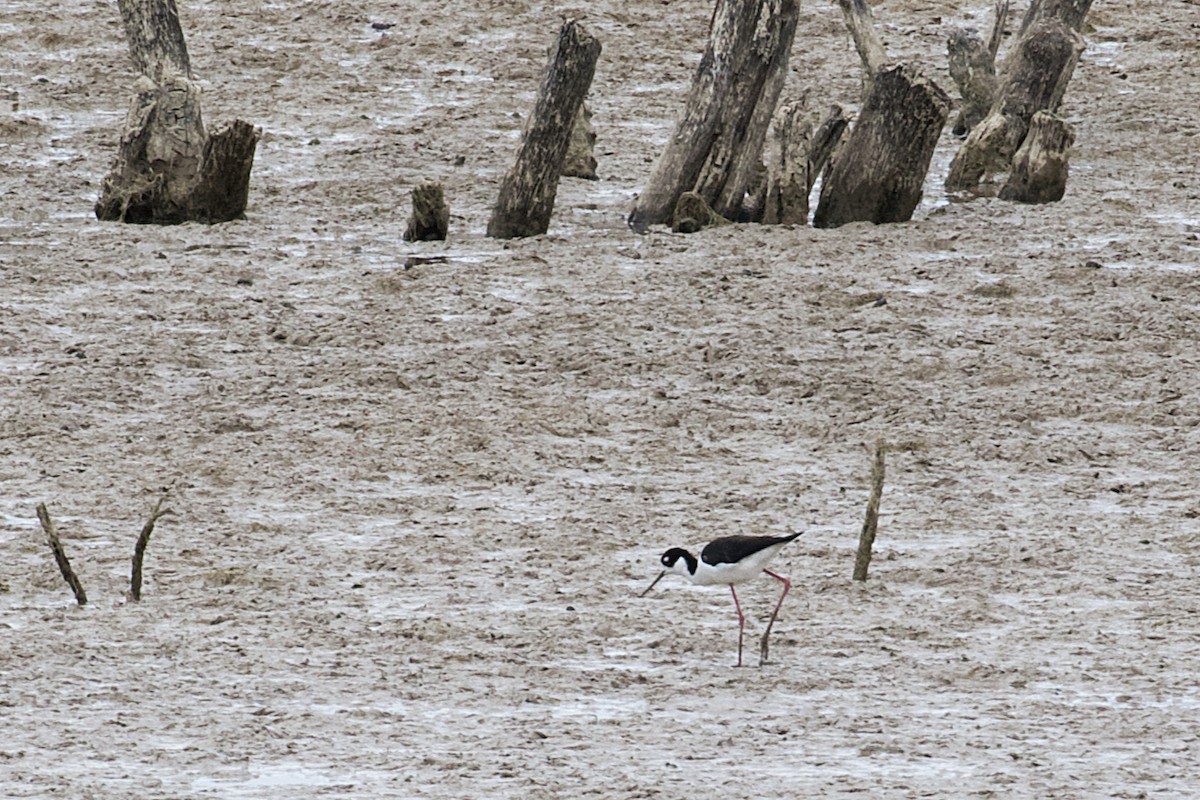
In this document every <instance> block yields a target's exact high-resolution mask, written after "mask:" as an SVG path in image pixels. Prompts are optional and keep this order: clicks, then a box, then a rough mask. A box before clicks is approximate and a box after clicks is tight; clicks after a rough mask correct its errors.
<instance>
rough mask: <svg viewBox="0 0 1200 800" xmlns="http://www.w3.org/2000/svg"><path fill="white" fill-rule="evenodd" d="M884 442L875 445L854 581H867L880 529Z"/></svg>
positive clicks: (855, 562) (859, 537) (855, 561)
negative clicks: (876, 536) (868, 495)
mask: <svg viewBox="0 0 1200 800" xmlns="http://www.w3.org/2000/svg"><path fill="white" fill-rule="evenodd" d="M885 451H886V447H885V446H884V444H883V442H882V441H880V442H877V443H876V444H875V457H874V458H873V459H872V460H871V495H870V497H869V498H868V499H867V514H866V517H865V518H864V519H863V526H862V531H861V532H860V533H859V536H858V552H857V554H856V555H855V557H854V575H853V577H854V580H856V581H865V580H866V579H867V570H868V569H869V568H870V566H871V556H872V554H873V553H874V549H875V535H876V533H877V531H878V529H879V502H880V500H881V499H882V498H883V473H884V452H885Z"/></svg>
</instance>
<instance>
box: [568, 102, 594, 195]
mask: <svg viewBox="0 0 1200 800" xmlns="http://www.w3.org/2000/svg"><path fill="white" fill-rule="evenodd" d="M562 176H563V177H564V178H583V179H584V180H586V181H595V180H599V176H597V175H596V132H595V131H594V130H593V129H592V111H591V109H589V108H588V106H587V103H584V104H583V105H581V106H579V113H578V114H576V115H575V122H574V123H573V124H572V125H571V140H570V143H569V144H568V145H567V157H566V160H565V161H563V168H562Z"/></svg>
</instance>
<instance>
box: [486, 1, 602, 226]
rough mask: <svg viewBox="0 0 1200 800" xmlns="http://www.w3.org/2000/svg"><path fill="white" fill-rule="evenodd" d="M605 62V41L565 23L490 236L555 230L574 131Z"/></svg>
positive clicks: (572, 22)
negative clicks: (600, 64)
mask: <svg viewBox="0 0 1200 800" xmlns="http://www.w3.org/2000/svg"><path fill="white" fill-rule="evenodd" d="M599 57H600V42H599V41H598V40H597V39H595V38H594V37H593V36H592V35H591V34H590V33H588V32H587V30H585V29H584V27H583V26H582V25H581V24H579V22H577V21H575V20H570V21H568V22H566V23H564V24H563V26H562V29H561V31H560V32H559V35H558V40H557V42H556V44H555V46H554V49H553V51H552V52H551V54H550V63H549V65H548V66H547V68H546V77H545V78H544V79H543V81H542V85H541V88H540V89H539V90H538V96H537V102H536V104H535V106H534V109H533V113H532V114H531V115H530V116H529V120H528V122H527V123H526V125H525V131H524V133H523V134H522V136H521V144H520V147H519V148H518V149H517V157H516V161H515V163H514V164H513V166H512V169H510V170H509V171H508V174H507V175H505V177H504V180H503V182H502V183H501V184H500V196H499V198H498V199H497V200H496V205H495V207H494V208H493V209H492V216H491V220H490V221H489V222H488V227H487V235H488V236H491V237H492V238H494V239H512V238H516V237H520V236H538V235H540V234H543V233H545V232H546V231H547V230H549V228H550V215H551V213H552V212H553V211H554V198H555V196H556V194H557V193H558V180H559V177H561V175H562V171H563V162H564V161H565V159H566V155H567V146H568V145H569V144H570V138H571V128H572V126H573V125H574V123H575V118H576V115H577V114H578V113H579V109H580V107H581V106H582V105H583V98H584V96H586V95H587V92H588V89H589V87H591V85H592V76H593V75H594V74H595V71H596V61H597V59H599Z"/></svg>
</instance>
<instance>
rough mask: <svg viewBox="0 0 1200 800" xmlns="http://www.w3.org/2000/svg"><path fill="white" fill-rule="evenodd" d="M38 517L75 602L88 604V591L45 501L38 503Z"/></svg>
mask: <svg viewBox="0 0 1200 800" xmlns="http://www.w3.org/2000/svg"><path fill="white" fill-rule="evenodd" d="M37 518H38V522H40V523H42V530H43V531H45V532H46V539H47V540H49V542H50V550H51V551H52V552H53V553H54V561H55V563H57V564H58V571H59V572H61V573H62V576H63V580H65V581H66V582H67V585H68V586H70V587H71V592H72V593H73V594H74V595H75V602H76V603H77V604H78V605H81V606H84V605H87V592H85V591H84V590H83V584H82V583H80V581H79V576H78V575H76V574H75V570H74V569H72V567H71V561H70V560H69V559H68V558H67V551H66V550H64V549H63V546H62V542H61V541H60V540H59V538H58V529H56V528H55V527H54V521H53V520H52V519H50V512H49V511H48V510H47V509H46V504H45V503H38V505H37Z"/></svg>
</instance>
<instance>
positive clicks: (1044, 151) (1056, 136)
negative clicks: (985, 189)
mask: <svg viewBox="0 0 1200 800" xmlns="http://www.w3.org/2000/svg"><path fill="white" fill-rule="evenodd" d="M1074 143H1075V133H1074V132H1073V131H1072V130H1071V126H1070V125H1069V124H1068V123H1067V121H1066V120H1064V119H1062V118H1061V117H1058V116H1055V115H1054V114H1051V113H1050V112H1049V111H1039V112H1038V113H1036V114H1034V115H1033V122H1032V123H1031V124H1030V126H1029V133H1028V134H1027V135H1026V136H1025V141H1024V142H1023V143H1022V144H1021V147H1020V149H1019V150H1017V154H1016V155H1015V156H1013V160H1012V171H1011V172H1009V175H1008V182H1007V183H1005V184H1004V187H1003V188H1002V189H1001V190H1000V199H1001V200H1013V201H1016V202H1018V203H1057V202H1058V201H1059V200H1061V199H1062V198H1063V194H1065V193H1066V190H1067V172H1068V155H1067V151H1068V150H1070V148H1071V145H1072V144H1074Z"/></svg>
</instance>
